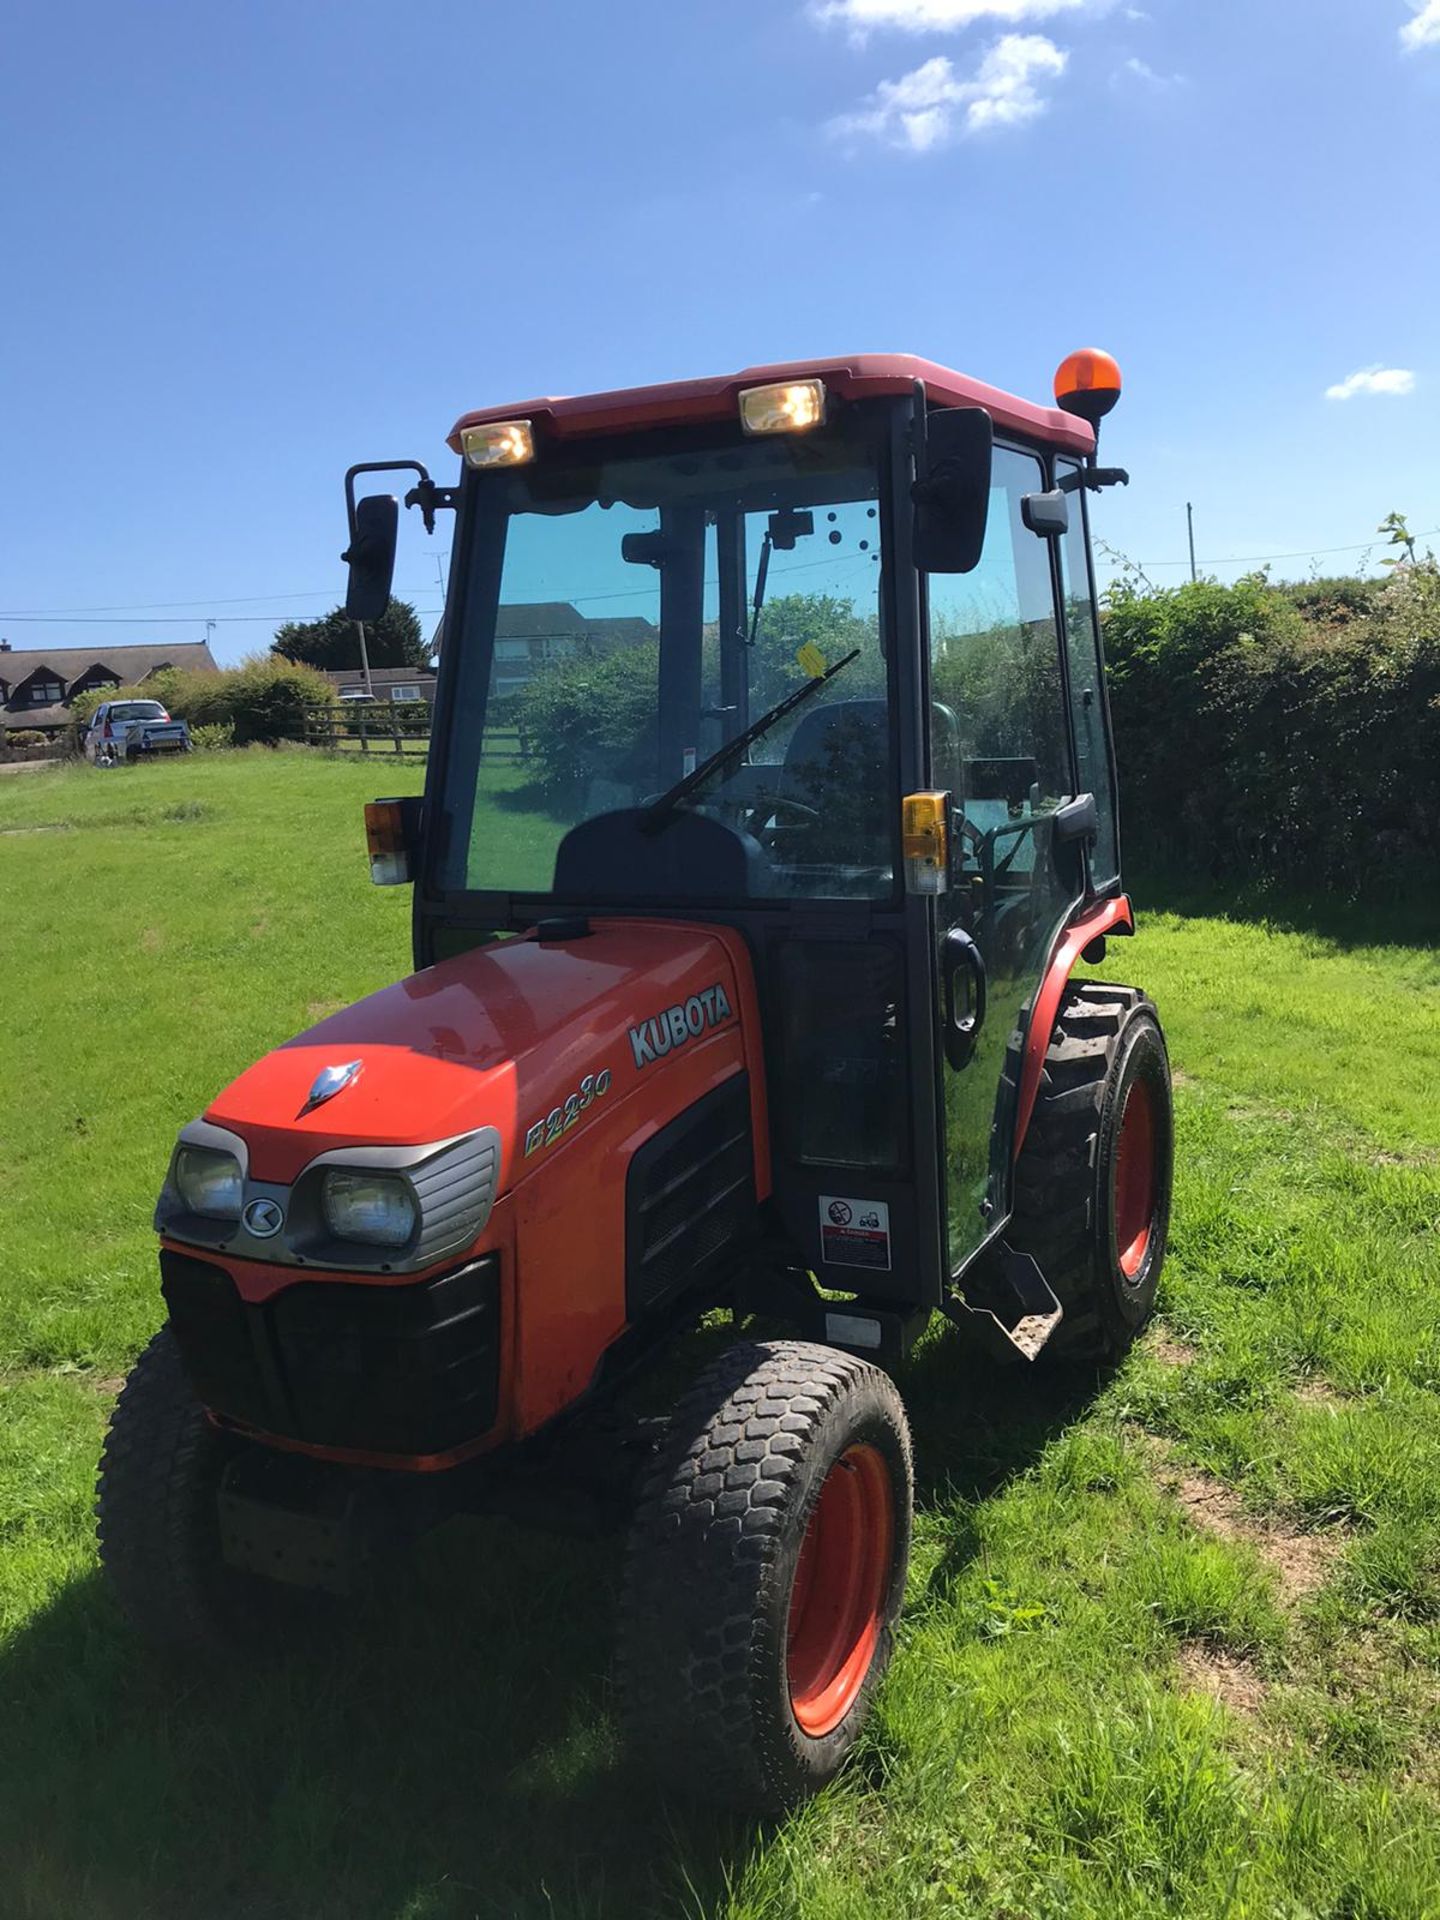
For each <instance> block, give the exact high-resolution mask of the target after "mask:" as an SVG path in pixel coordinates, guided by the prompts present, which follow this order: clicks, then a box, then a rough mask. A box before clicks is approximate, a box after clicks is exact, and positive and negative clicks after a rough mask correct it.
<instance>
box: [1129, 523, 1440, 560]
mask: <svg viewBox="0 0 1440 1920" xmlns="http://www.w3.org/2000/svg"><path fill="white" fill-rule="evenodd" d="M1437 533H1440V527H1427V528H1426V529H1425V531H1424V532H1423V533H1417V534H1415V535H1414V536H1413V538H1415V539H1416V540H1429V539H1430V538H1431V537H1432V536H1433V535H1434V534H1437ZM1380 544H1382V543H1381V541H1380V535H1379V533H1378V532H1377V533H1376V535H1375V537H1374V539H1372V540H1357V541H1356V543H1355V545H1354V546H1353V547H1299V548H1297V549H1296V551H1295V552H1294V553H1231V554H1226V555H1223V556H1222V557H1221V558H1220V559H1218V560H1202V561H1201V562H1200V565H1201V566H1202V567H1243V566H1260V565H1262V564H1263V563H1264V562H1265V561H1267V560H1322V559H1324V557H1325V555H1326V554H1329V553H1363V552H1364V551H1365V549H1366V548H1367V547H1373V546H1376V545H1380ZM1140 565H1141V566H1142V567H1188V566H1189V565H1190V562H1189V561H1188V560H1142V561H1141V562H1140Z"/></svg>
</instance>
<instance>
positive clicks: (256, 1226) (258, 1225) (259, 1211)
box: [241, 1200, 285, 1240]
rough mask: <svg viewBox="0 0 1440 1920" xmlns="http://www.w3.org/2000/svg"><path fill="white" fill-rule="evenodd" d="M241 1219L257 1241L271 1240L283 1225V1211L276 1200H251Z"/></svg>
mask: <svg viewBox="0 0 1440 1920" xmlns="http://www.w3.org/2000/svg"><path fill="white" fill-rule="evenodd" d="M241 1218H242V1219H243V1220H244V1222H245V1230H246V1232H247V1233H252V1234H254V1236H255V1238H256V1239H257V1240H273V1239H274V1237H275V1235H276V1234H277V1233H278V1232H279V1231H280V1229H281V1227H283V1226H284V1224H285V1209H284V1208H283V1207H282V1206H281V1205H280V1202H279V1201H278V1200H252V1201H251V1202H250V1204H249V1206H248V1207H246V1209H245V1212H244V1213H243V1215H242V1216H241Z"/></svg>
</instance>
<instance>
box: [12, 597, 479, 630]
mask: <svg viewBox="0 0 1440 1920" xmlns="http://www.w3.org/2000/svg"><path fill="white" fill-rule="evenodd" d="M215 604H217V605H223V604H224V603H223V602H216V603H215ZM415 611H416V613H425V614H430V613H440V612H442V611H443V609H442V608H440V607H416V609H415ZM290 617H291V616H290V615H289V614H285V613H279V614H277V613H222V614H219V615H217V616H216V618H215V619H214V620H213V622H208V623H207V622H206V621H204V620H203V619H202V618H201V616H200V615H199V614H198V613H189V614H187V613H164V614H143V613H137V614H134V615H132V616H127V617H126V618H124V619H121V618H120V617H118V616H113V617H112V616H105V617H102V616H101V615H99V614H94V613H89V614H79V615H74V614H65V613H0V620H5V621H8V622H9V623H10V625H11V626H16V627H25V626H29V627H45V626H49V627H198V626H204V625H206V624H212V625H214V626H219V627H233V626H239V625H241V624H243V623H245V622H247V621H254V622H256V623H258V624H259V625H260V626H265V627H273V626H281V625H284V623H285V622H286V621H287V620H289V619H290ZM306 624H308V622H307V623H306Z"/></svg>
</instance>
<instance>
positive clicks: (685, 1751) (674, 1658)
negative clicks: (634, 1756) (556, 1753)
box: [619, 1341, 913, 1812]
mask: <svg viewBox="0 0 1440 1920" xmlns="http://www.w3.org/2000/svg"><path fill="white" fill-rule="evenodd" d="M912 1483H913V1474H912V1466H911V1453H910V1435H909V1428H908V1425H907V1423H906V1419H905V1411H904V1408H903V1406H902V1405H901V1403H900V1396H899V1394H898V1393H897V1392H896V1390H895V1387H894V1385H893V1383H892V1382H891V1381H890V1380H889V1379H888V1378H887V1377H886V1376H885V1375H884V1374H882V1373H880V1372H878V1371H877V1370H876V1369H875V1368H873V1367H871V1366H868V1365H867V1364H866V1363H865V1362H864V1361H861V1360H858V1359H855V1358H853V1357H852V1356H850V1355H848V1354H842V1353H839V1352H837V1351H835V1350H834V1349H833V1348H829V1347H818V1346H809V1345H804V1344H801V1343H799V1342H794V1341H782V1342H776V1343H773V1344H766V1345H749V1344H746V1345H743V1346H738V1347H734V1348H732V1349H730V1350H729V1351H728V1352H727V1353H725V1354H724V1355H722V1357H721V1358H720V1360H718V1361H717V1362H716V1363H715V1364H714V1365H713V1366H711V1367H710V1368H708V1369H707V1370H706V1372H705V1373H704V1374H703V1375H702V1376H701V1377H700V1379H699V1380H698V1381H697V1383H696V1384H695V1386H694V1387H693V1388H692V1389H691V1391H690V1392H689V1393H688V1394H687V1395H686V1397H685V1399H684V1400H683V1401H682V1402H681V1403H680V1406H679V1407H678V1408H677V1409H676V1413H675V1417H674V1420H673V1421H672V1423H671V1429H670V1434H669V1437H668V1439H667V1441H666V1443H665V1446H664V1447H663V1449H662V1451H661V1455H660V1458H659V1459H658V1461H657V1463H656V1466H655V1468H654V1470H653V1472H652V1474H651V1477H650V1479H649V1481H648V1483H647V1485H646V1487H645V1490H644V1493H643V1495H642V1497H641V1501H640V1506H639V1509H638V1511H637V1514H636V1518H635V1523H634V1529H633V1532H632V1536H631V1543H630V1552H629V1559H628V1564H627V1570H626V1581H625V1589H624V1598H623V1602H622V1612H621V1626H620V1659H619V1685H620V1692H621V1699H622V1705H623V1710H624V1714H625V1718H626V1720H627V1723H628V1726H629V1729H630V1732H631V1734H632V1738H633V1741H634V1744H635V1746H636V1747H637V1749H638V1750H639V1752H640V1754H641V1756H642V1757H643V1758H644V1759H645V1760H646V1761H647V1762H648V1763H649V1764H650V1765H651V1766H652V1767H653V1768H655V1769H656V1770H657V1771H658V1772H660V1773H661V1774H662V1775H663V1777H664V1778H665V1779H666V1780H668V1781H671V1782H673V1783H676V1784H684V1783H689V1784H690V1785H691V1787H692V1789H693V1791H694V1792H695V1793H696V1794H697V1795H699V1796H702V1797H704V1798H706V1799H715V1798H721V1799H724V1800H726V1801H728V1802H730V1803H731V1804H733V1805H738V1806H742V1807H745V1808H747V1809H750V1810H764V1811H771V1812H778V1811H781V1810H783V1809H784V1808H785V1807H787V1806H791V1805H793V1804H795V1802H797V1801H798V1800H801V1799H803V1798H805V1796H806V1795H808V1794H811V1793H813V1792H815V1791H816V1789H817V1788H819V1787H821V1786H823V1785H824V1784H825V1782H826V1781H827V1780H829V1779H830V1778H831V1777H832V1776H833V1775H834V1774H835V1773H836V1772H837V1771H838V1769H839V1768H840V1766H841V1765H842V1763H843V1762H844V1760H845V1758H846V1756H847V1755H848V1754H849V1752H850V1750H851V1748H852V1747H853V1745H854V1744H855V1740H856V1738H857V1736H858V1734H859V1732H860V1729H861V1727H862V1726H863V1724H864V1721H865V1717H866V1714H867V1712H868V1710H869V1706H870V1701H871V1698H872V1696H873V1693H874V1690H875V1687H876V1685H877V1684H878V1682H879V1679H880V1676H881V1674H882V1673H883V1672H884V1669H885V1667H886V1665H887V1663H888V1661H889V1657H890V1649H891V1639H892V1634H893V1629H894V1624H895V1620H896V1617H897V1615H898V1614H899V1611H900V1606H901V1602H902V1599H903V1597H904V1586H905V1569H906V1564H907V1561H908V1558H909V1547H910V1519H911V1507H912Z"/></svg>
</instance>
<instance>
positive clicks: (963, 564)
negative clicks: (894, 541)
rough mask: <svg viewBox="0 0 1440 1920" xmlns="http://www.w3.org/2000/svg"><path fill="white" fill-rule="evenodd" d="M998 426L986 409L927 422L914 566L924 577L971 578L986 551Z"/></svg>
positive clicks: (946, 413)
mask: <svg viewBox="0 0 1440 1920" xmlns="http://www.w3.org/2000/svg"><path fill="white" fill-rule="evenodd" d="M994 441H995V425H994V422H993V421H992V420H991V418H990V416H989V414H988V413H986V411H985V409H984V408H983V407H944V408H941V409H939V410H938V411H937V412H935V413H932V414H929V415H928V416H927V417H926V421H925V458H924V462H923V469H924V470H923V472H922V473H921V474H920V476H919V478H918V479H917V480H916V482H915V484H914V486H913V487H912V488H911V490H910V491H911V498H912V500H913V501H914V503H915V564H916V566H917V567H918V568H919V569H920V571H921V572H922V573H971V572H973V571H974V569H975V568H976V567H977V566H979V564H980V556H981V554H982V553H983V552H984V550H985V523H986V520H987V519H988V518H989V513H990V467H991V462H992V459H993V457H994Z"/></svg>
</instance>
